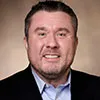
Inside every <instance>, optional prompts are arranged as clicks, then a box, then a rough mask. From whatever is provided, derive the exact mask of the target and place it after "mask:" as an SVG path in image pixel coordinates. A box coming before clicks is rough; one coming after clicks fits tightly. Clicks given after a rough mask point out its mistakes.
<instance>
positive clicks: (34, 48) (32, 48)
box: [28, 39, 42, 57]
mask: <svg viewBox="0 0 100 100" xmlns="http://www.w3.org/2000/svg"><path fill="white" fill-rule="evenodd" d="M41 48H42V42H40V41H37V40H36V39H32V40H30V41H29V50H28V53H29V54H30V56H34V57H38V56H39V55H40V52H41Z"/></svg>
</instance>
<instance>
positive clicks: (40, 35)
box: [38, 32, 46, 37]
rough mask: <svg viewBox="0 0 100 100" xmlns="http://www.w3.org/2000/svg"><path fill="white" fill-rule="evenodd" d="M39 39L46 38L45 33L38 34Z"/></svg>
mask: <svg viewBox="0 0 100 100" xmlns="http://www.w3.org/2000/svg"><path fill="white" fill-rule="evenodd" d="M38 35H39V37H45V36H46V33H45V32H41V33H38Z"/></svg>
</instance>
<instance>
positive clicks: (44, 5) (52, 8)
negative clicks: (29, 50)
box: [25, 0, 78, 38]
mask: <svg viewBox="0 0 100 100" xmlns="http://www.w3.org/2000/svg"><path fill="white" fill-rule="evenodd" d="M38 11H47V12H56V11H62V12H65V13H67V14H68V15H69V16H70V17H71V21H72V25H73V28H74V31H75V36H76V35H77V28H78V19H77V16H76V14H75V13H74V11H73V10H72V9H71V8H70V7H69V6H68V5H65V4H64V3H62V2H60V1H52V0H50V1H49V0H48V1H44V2H39V3H38V4H37V5H34V6H33V7H32V9H31V10H30V12H29V13H28V14H27V16H26V18H25V36H26V37H27V38H28V30H29V26H30V23H31V17H32V16H33V15H34V14H35V13H36V12H38Z"/></svg>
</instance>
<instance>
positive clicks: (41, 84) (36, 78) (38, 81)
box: [31, 67, 71, 94]
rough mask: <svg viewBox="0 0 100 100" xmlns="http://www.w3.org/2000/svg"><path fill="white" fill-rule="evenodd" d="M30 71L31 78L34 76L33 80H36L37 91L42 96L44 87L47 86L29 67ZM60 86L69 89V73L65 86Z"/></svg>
mask: <svg viewBox="0 0 100 100" xmlns="http://www.w3.org/2000/svg"><path fill="white" fill-rule="evenodd" d="M31 70H32V74H33V76H34V78H35V80H36V83H37V85H38V88H39V91H40V93H41V94H42V92H43V89H44V87H45V86H48V84H46V83H45V82H44V81H43V80H42V79H41V78H40V77H39V76H38V75H37V74H36V72H35V71H34V69H33V68H32V67H31ZM60 86H64V87H66V86H69V88H70V86H71V71H70V73H69V75H68V80H67V82H66V83H65V84H62V85H60Z"/></svg>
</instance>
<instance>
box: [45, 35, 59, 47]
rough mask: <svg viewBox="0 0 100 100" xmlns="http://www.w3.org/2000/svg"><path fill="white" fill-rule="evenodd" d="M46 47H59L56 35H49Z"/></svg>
mask: <svg viewBox="0 0 100 100" xmlns="http://www.w3.org/2000/svg"><path fill="white" fill-rule="evenodd" d="M46 47H47V48H52V49H53V48H59V43H58V41H57V39H56V37H55V36H54V35H53V36H49V37H48V39H47V42H46Z"/></svg>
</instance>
